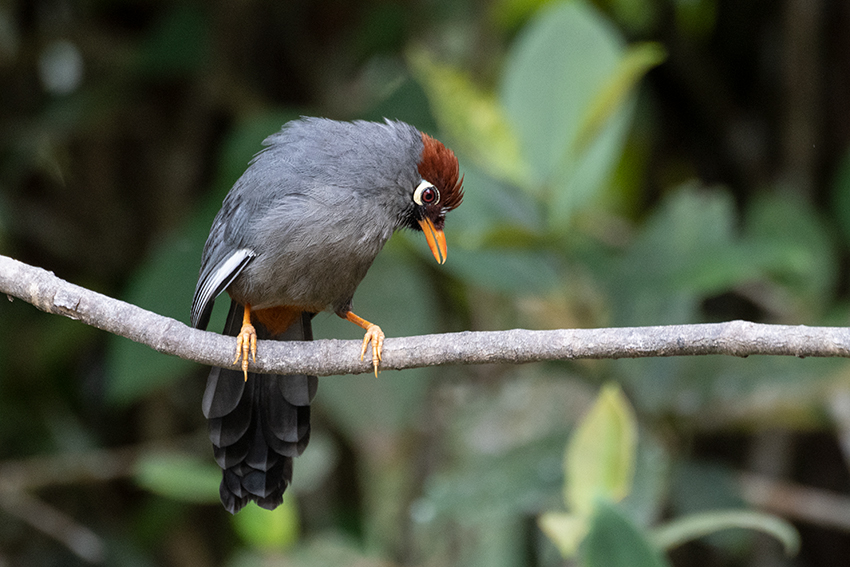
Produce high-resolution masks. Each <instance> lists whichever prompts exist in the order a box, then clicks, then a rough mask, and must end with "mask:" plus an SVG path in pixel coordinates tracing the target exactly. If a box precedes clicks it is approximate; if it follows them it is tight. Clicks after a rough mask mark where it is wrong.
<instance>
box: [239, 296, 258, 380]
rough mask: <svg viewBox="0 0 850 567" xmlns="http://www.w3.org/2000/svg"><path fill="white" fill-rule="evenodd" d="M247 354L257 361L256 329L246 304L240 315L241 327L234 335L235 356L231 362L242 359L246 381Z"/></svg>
mask: <svg viewBox="0 0 850 567" xmlns="http://www.w3.org/2000/svg"><path fill="white" fill-rule="evenodd" d="M248 354H250V355H251V358H253V359H254V362H257V331H256V330H255V329H254V325H252V324H251V308H250V307H249V306H248V305H246V306H245V313H244V315H243V316H242V329H241V330H240V331H239V334H238V335H236V358H235V359H234V360H233V364H236V363H237V362H239V359H240V358H241V359H242V373H243V374H244V375H245V381H246V382H247V381H248Z"/></svg>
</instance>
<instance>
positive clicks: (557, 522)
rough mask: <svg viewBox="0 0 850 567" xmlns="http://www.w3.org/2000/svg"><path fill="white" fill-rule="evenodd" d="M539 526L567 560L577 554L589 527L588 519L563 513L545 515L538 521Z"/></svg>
mask: <svg viewBox="0 0 850 567" xmlns="http://www.w3.org/2000/svg"><path fill="white" fill-rule="evenodd" d="M537 525H538V526H540V529H541V530H542V531H543V533H544V534H546V536H547V537H548V538H549V539H550V540H552V543H554V544H555V547H557V548H558V551H560V552H561V555H562V556H563V557H564V558H565V559H569V558H571V557H573V556H574V555H575V554H576V552H577V551H578V547H579V545H581V542H582V540H583V539H584V538H585V536H586V535H587V531H588V527H589V526H588V520H587V518H584V517H581V516H574V515H572V514H565V513H562V512H549V513H547V514H543V515H542V516H540V518H539V519H538V520H537Z"/></svg>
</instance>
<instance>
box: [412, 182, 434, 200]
mask: <svg viewBox="0 0 850 567" xmlns="http://www.w3.org/2000/svg"><path fill="white" fill-rule="evenodd" d="M426 189H433V190H434V193H435V195H436V198H434V199H431V200H427V199H426V200H425V201H423V199H422V193H424V192H425V190H426ZM413 202H414V203H416V204H417V205H420V206H426V205H433V204H434V203H439V202H440V192H439V191H438V190H437V188H436V187H434V184H433V183H430V182H428V181H425V180H424V179H423V180H422V181H421V182H420V183H419V185H417V186H416V190H415V191H413Z"/></svg>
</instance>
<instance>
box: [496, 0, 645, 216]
mask: <svg viewBox="0 0 850 567" xmlns="http://www.w3.org/2000/svg"><path fill="white" fill-rule="evenodd" d="M625 53H626V52H625V49H624V42H623V40H622V39H621V37H620V36H619V33H618V32H617V30H616V29H614V28H613V26H611V24H610V23H609V22H608V21H606V20H605V19H604V18H603V17H602V16H601V15H600V14H599V13H598V12H597V11H596V10H595V9H593V8H592V7H590V6H589V5H588V4H587V3H585V2H564V3H558V4H555V5H553V6H552V7H547V8H546V9H543V10H541V11H540V12H539V13H538V14H537V15H536V16H535V18H534V19H533V20H532V21H531V23H530V24H529V25H527V26H526V27H525V28H524V29H523V31H522V33H521V34H520V37H519V38H518V39H517V41H516V44H515V45H514V47H513V48H512V50H511V53H510V54H509V57H508V60H507V62H506V66H505V74H504V77H503V80H502V85H501V100H502V104H503V106H504V108H505V113H506V115H507V117H508V120H509V122H510V124H511V126H512V129H513V132H514V133H515V134H516V136H517V138H518V140H519V143H520V149H521V152H522V156H523V157H524V160H525V161H526V162H527V163H528V165H529V168H530V169H529V176H530V177H529V179H528V181H527V182H526V183H524V184H523V186H524V187H531V188H533V191H534V193H535V195H537V196H538V197H540V198H542V199H543V200H544V201H545V202H546V204H547V205H548V206H549V209H548V213H549V224H550V227H551V228H553V229H557V230H564V229H565V227H566V226H567V222H568V221H569V220H570V218H571V216H572V214H573V213H574V212H575V210H576V209H578V208H579V207H582V206H584V205H586V204H587V203H588V202H589V201H590V200H591V199H592V198H594V197H595V196H596V195H597V194H598V193H599V192H600V191H601V189H602V188H603V187H604V185H605V182H606V180H607V179H608V177H609V176H610V175H611V173H612V171H613V170H614V168H615V166H616V164H617V162H618V161H619V159H620V155H621V153H622V149H623V145H624V141H625V134H626V131H627V129H628V126H629V124H630V122H631V117H632V114H633V107H634V104H633V98H634V97H633V96H629V94H628V92H629V90H630V89H629V88H627V86H628V85H629V84H630V81H631V79H632V78H633V77H634V76H635V75H636V72H635V71H636V70H637V69H639V68H640V65H638V64H637V63H636V62H637V61H644V60H647V61H648V60H649V58H647V57H645V52H643V51H640V50H639V51H638V52H637V53H639V54H643V59H641V57H635V58H634V60H633V61H632V62H628V61H627V62H625V63H624V58H625ZM603 95H604V96H603ZM600 97H602V102H601V103H600V102H598V101H599V100H600ZM600 105H602V106H600ZM579 140H581V143H579Z"/></svg>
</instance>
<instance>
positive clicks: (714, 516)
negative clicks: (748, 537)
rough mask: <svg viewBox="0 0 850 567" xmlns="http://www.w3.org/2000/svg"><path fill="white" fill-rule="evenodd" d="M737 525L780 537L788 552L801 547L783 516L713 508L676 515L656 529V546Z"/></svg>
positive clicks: (698, 536)
mask: <svg viewBox="0 0 850 567" xmlns="http://www.w3.org/2000/svg"><path fill="white" fill-rule="evenodd" d="M733 528H740V529H749V530H757V531H761V532H764V533H766V534H768V535H771V536H773V537H775V538H776V539H778V540H779V541H780V542H781V543H782V545H783V547H784V548H785V554H786V555H789V556H791V555H796V554H797V552H798V551H799V549H800V534H799V533H797V530H796V529H795V528H794V526H792V525H791V524H790V523H789V522H786V521H785V520H783V519H782V518H779V517H777V516H773V515H771V514H764V513H762V512H755V511H752V510H712V511H711V512H702V513H699V514H690V515H688V516H684V517H681V518H676V519H675V520H672V521H670V522H667V523H666V524H665V525H663V526H661V527H658V528H656V529H655V530H653V533H652V539H653V541H654V542H655V544H656V545H658V546H659V547H662V548H664V549H671V548H674V547H676V546H679V545H682V544H683V543H685V542H688V541H690V540H693V539H697V538H700V537H704V536H707V535H709V534H712V533H714V532H718V531H721V530H728V529H733Z"/></svg>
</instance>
